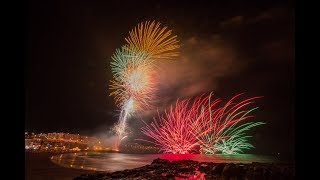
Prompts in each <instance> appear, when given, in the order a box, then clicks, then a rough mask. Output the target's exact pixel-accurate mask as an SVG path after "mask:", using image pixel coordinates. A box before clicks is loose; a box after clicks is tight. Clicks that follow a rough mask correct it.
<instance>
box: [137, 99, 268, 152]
mask: <svg viewBox="0 0 320 180" xmlns="http://www.w3.org/2000/svg"><path fill="white" fill-rule="evenodd" d="M240 95H241V94H239V95H236V96H234V97H233V98H231V99H230V100H229V101H228V102H227V103H226V104H225V105H223V106H221V107H219V106H218V105H219V103H220V102H221V100H220V99H215V100H213V101H212V100H211V96H212V94H210V95H207V96H204V95H201V96H199V97H196V98H195V99H194V100H193V103H191V100H190V99H187V100H182V101H179V100H178V101H177V102H176V105H175V107H172V106H171V108H170V111H169V112H165V115H164V116H158V119H159V122H158V120H157V119H156V118H154V121H153V122H152V123H151V125H147V124H146V126H145V127H143V128H142V133H144V134H145V135H146V136H149V137H151V138H152V139H153V140H155V142H152V141H148V142H151V143H153V144H155V145H158V146H160V147H161V151H163V152H165V153H174V154H184V153H191V152H193V151H195V148H196V146H197V145H200V148H201V149H200V150H201V151H203V152H204V153H206V154H213V153H216V152H221V153H224V154H235V153H238V152H242V150H243V149H249V148H252V147H253V146H252V145H251V144H250V143H248V138H249V137H250V136H245V131H248V130H250V129H251V128H253V127H255V126H258V125H262V124H264V123H262V122H256V123H253V122H247V123H244V124H241V123H240V122H243V121H245V120H246V119H248V118H250V117H252V116H248V114H249V113H250V112H252V111H253V110H254V109H255V108H253V109H249V110H247V109H244V108H246V107H247V106H248V105H250V104H252V103H253V100H254V99H257V98H260V97H253V98H249V99H246V100H243V101H241V102H239V103H234V100H235V99H236V98H237V97H239V96H240ZM144 141H147V140H144Z"/></svg>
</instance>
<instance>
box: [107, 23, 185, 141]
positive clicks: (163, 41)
mask: <svg viewBox="0 0 320 180" xmlns="http://www.w3.org/2000/svg"><path fill="white" fill-rule="evenodd" d="M160 25H161V24H160V23H156V22H155V21H153V22H150V21H147V22H142V23H140V24H138V26H137V27H135V28H134V29H133V30H132V31H130V32H129V36H128V37H127V38H125V40H126V42H127V43H128V44H126V45H124V46H123V47H122V48H121V49H117V50H116V52H115V54H114V55H113V56H112V57H111V58H112V60H113V61H112V62H111V69H112V73H113V80H111V81H110V82H111V84H110V89H111V91H112V92H111V93H110V96H114V99H115V103H116V105H117V106H118V107H120V108H121V113H120V116H119V126H120V128H116V133H117V135H118V137H119V141H121V140H122V139H123V138H124V137H125V136H126V135H125V134H127V133H126V128H125V126H126V124H127V122H126V121H127V118H128V117H130V116H131V115H133V114H134V113H135V112H137V111H143V110H145V109H148V108H151V107H152V105H151V103H152V100H153V98H154V94H155V93H154V92H155V91H156V82H155V78H154V77H155V74H156V73H155V69H156V67H155V65H154V62H155V61H156V60H160V59H172V58H173V57H176V56H178V51H177V49H178V48H179V44H178V40H177V36H174V35H172V31H171V30H167V27H162V28H161V27H160Z"/></svg>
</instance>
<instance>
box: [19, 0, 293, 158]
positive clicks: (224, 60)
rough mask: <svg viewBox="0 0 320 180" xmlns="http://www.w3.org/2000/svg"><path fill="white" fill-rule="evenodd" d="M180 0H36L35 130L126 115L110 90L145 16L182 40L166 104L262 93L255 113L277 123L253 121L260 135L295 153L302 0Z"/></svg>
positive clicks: (80, 128) (270, 148)
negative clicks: (128, 40)
mask: <svg viewBox="0 0 320 180" xmlns="http://www.w3.org/2000/svg"><path fill="white" fill-rule="evenodd" d="M179 2H181V3H172V2H171V3H170V2H167V3H165V2H162V1H155V0H153V1H152V0H150V1H145V2H138V1H128V2H125V1H110V0H109V1H97V2H94V1H82V2H80V1H74V2H71V1H50V2H47V1H29V2H28V3H27V4H26V7H25V8H26V9H25V16H24V19H25V20H24V49H25V52H24V58H25V59H24V61H25V87H26V89H25V93H26V94H25V95H26V106H25V107H26V111H25V113H26V116H25V117H26V120H25V128H26V130H28V131H36V132H52V131H65V132H74V133H84V134H94V133H96V131H103V130H104V129H108V128H110V127H111V126H112V125H113V124H114V123H115V122H116V121H117V115H118V112H117V111H118V108H117V107H116V106H115V105H114V101H113V98H112V97H109V96H108V95H109V93H110V91H109V90H108V84H109V80H111V78H112V74H111V69H110V66H109V63H110V57H111V55H112V54H113V53H114V51H115V49H116V48H119V47H120V46H121V45H123V44H124V43H125V41H124V37H126V36H127V33H128V31H129V30H131V29H132V28H133V27H134V26H135V25H137V24H138V23H139V22H142V21H145V20H158V21H160V22H162V23H163V24H164V25H166V26H168V27H169V28H170V29H173V33H175V34H177V35H178V38H179V40H180V42H181V44H182V48H181V49H182V50H181V51H182V53H181V57H180V58H178V59H177V60H175V61H174V62H165V63H164V64H161V65H160V67H162V68H161V73H160V72H159V74H162V75H160V79H162V80H161V82H159V84H160V85H159V92H157V93H158V95H161V97H162V100H163V101H162V102H161V103H160V104H161V107H162V108H165V107H167V106H169V104H171V103H172V102H174V101H175V100H176V99H177V98H179V97H180V98H184V97H193V96H196V95H199V94H201V93H203V92H211V91H213V92H214V93H215V94H216V95H217V97H221V98H223V99H228V98H230V97H232V96H233V95H235V94H236V93H238V92H245V93H246V94H245V97H250V96H260V95H262V96H264V98H263V99H260V100H258V101H257V106H259V107H260V108H259V110H258V111H256V112H255V119H256V120H259V121H263V122H266V123H267V124H266V125H264V126H261V127H257V128H256V129H255V130H253V134H252V135H253V138H252V141H253V144H254V145H255V146H256V147H257V151H258V152H261V153H277V152H281V153H285V154H292V153H293V151H294V96H293V95H294V9H293V3H292V2H291V1H282V2H280V1H277V2H272V1H264V2H261V1H255V2H254V3H253V1H252V2H250V3H249V2H246V3H244V2H243V1H228V3H226V2H220V1H216V2H211V3H206V2H204V1H202V2H201V3H200V1H191V2H190V3H188V2H183V1H179ZM182 2H183V3H182ZM208 2H209V1H208ZM146 117H147V116H146ZM147 119H148V118H147ZM149 119H150V118H149ZM137 124H139V123H137ZM137 126H138V125H137ZM262 142H263V143H262Z"/></svg>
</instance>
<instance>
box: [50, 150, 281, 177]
mask: <svg viewBox="0 0 320 180" xmlns="http://www.w3.org/2000/svg"><path fill="white" fill-rule="evenodd" d="M156 158H161V159H167V160H170V161H176V160H187V159H189V160H194V161H199V162H214V163H231V162H232V163H252V162H261V163H273V162H279V161H278V160H277V159H275V158H273V157H271V156H263V155H254V154H241V155H204V154H179V155H177V154H123V153H109V152H86V153H68V154H61V155H56V156H52V157H51V158H50V159H51V161H52V162H54V163H56V164H59V165H60V166H64V167H71V168H78V169H87V170H96V171H109V172H113V171H119V170H124V169H133V168H137V167H141V166H144V165H147V164H150V163H151V162H152V161H153V160H154V159H156Z"/></svg>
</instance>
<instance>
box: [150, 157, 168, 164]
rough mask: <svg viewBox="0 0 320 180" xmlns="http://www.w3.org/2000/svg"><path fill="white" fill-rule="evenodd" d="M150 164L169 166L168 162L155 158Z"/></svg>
mask: <svg viewBox="0 0 320 180" xmlns="http://www.w3.org/2000/svg"><path fill="white" fill-rule="evenodd" d="M151 164H170V161H169V160H166V159H160V158H157V159H155V160H153V161H152V163H151Z"/></svg>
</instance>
